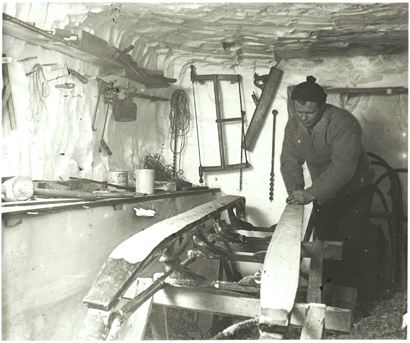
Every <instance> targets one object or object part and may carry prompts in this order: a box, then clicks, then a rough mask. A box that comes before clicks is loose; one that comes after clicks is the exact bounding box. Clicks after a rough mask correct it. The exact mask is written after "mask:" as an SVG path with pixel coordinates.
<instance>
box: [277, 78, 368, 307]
mask: <svg viewBox="0 0 410 343" xmlns="http://www.w3.org/2000/svg"><path fill="white" fill-rule="evenodd" d="M315 81H316V79H315V78H314V77H313V76H308V77H307V81H306V82H303V83H301V84H299V85H297V86H296V87H295V88H294V89H293V92H292V95H291V100H292V101H293V104H294V108H295V113H296V115H294V116H292V117H290V118H289V121H288V123H287V125H286V128H285V137H284V141H283V148H282V155H281V172H282V176H283V179H284V182H285V185H286V189H287V191H288V194H289V196H288V198H287V199H286V201H287V203H289V204H301V205H304V204H309V203H311V202H313V203H314V207H313V211H314V214H315V222H314V227H315V234H316V237H317V238H318V239H319V240H333V241H341V242H343V260H342V261H341V262H333V263H332V264H331V263H329V262H327V261H326V262H325V265H324V278H323V289H324V293H323V298H324V299H323V301H324V302H325V303H326V302H328V304H329V305H335V306H338V305H339V306H341V304H335V303H333V304H332V300H331V299H326V290H327V289H328V290H330V289H334V287H333V286H337V287H338V286H344V287H348V289H349V290H352V292H355V290H356V289H358V296H359V301H361V302H364V303H365V302H367V301H368V300H369V292H368V288H369V282H373V281H374V280H370V279H369V277H368V275H366V271H364V270H363V268H366V266H364V265H363V263H361V261H365V260H368V259H365V258H363V251H364V248H363V246H364V245H363V242H364V241H365V240H366V237H365V236H366V234H367V232H368V228H369V222H368V216H369V210H370V206H371V202H372V198H373V187H372V181H373V177H374V172H373V169H372V168H371V165H370V162H369V160H368V157H367V154H366V152H365V150H364V148H363V144H362V129H361V127H360V124H359V122H358V121H357V119H356V118H355V117H354V116H353V115H352V114H351V113H350V112H348V111H346V110H344V109H341V108H338V107H336V106H333V105H330V104H326V97H327V95H326V93H325V92H324V90H323V88H322V87H321V86H319V85H318V84H317V83H315ZM304 162H306V164H307V167H308V169H309V172H310V175H311V179H312V185H311V186H310V187H308V188H306V189H304V188H305V184H304V178H303V169H302V165H303V163H304ZM329 293H330V292H329ZM347 302H348V300H347Z"/></svg>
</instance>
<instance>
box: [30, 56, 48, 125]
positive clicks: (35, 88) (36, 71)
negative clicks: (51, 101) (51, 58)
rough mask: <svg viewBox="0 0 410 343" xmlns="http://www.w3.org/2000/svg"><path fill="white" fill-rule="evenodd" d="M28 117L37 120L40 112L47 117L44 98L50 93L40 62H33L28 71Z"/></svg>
mask: <svg viewBox="0 0 410 343" xmlns="http://www.w3.org/2000/svg"><path fill="white" fill-rule="evenodd" d="M29 74H30V82H29V92H30V105H29V109H30V117H28V118H27V119H28V120H35V121H37V122H38V121H39V118H40V116H41V114H43V113H45V114H46V118H47V117H48V110H47V105H46V102H45V99H46V98H47V97H48V96H49V95H50V86H49V85H48V83H47V80H46V78H45V76H44V72H43V68H42V66H41V65H40V64H38V63H37V64H35V65H34V66H33V68H32V69H31V71H30V73H29Z"/></svg>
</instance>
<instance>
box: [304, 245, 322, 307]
mask: <svg viewBox="0 0 410 343" xmlns="http://www.w3.org/2000/svg"><path fill="white" fill-rule="evenodd" d="M318 243H319V245H318V249H317V250H316V252H315V254H313V255H312V256H311V257H310V269H309V284H308V289H307V302H308V303H321V302H322V291H321V287H322V271H323V250H324V244H323V242H318Z"/></svg>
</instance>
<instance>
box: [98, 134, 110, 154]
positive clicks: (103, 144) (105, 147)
mask: <svg viewBox="0 0 410 343" xmlns="http://www.w3.org/2000/svg"><path fill="white" fill-rule="evenodd" d="M102 150H104V151H105V152H106V153H107V155H108V156H111V155H112V151H111V150H110V147H109V146H108V144H107V143H106V142H105V140H104V138H102V139H101V140H100V152H102Z"/></svg>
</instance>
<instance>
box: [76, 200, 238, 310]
mask: <svg viewBox="0 0 410 343" xmlns="http://www.w3.org/2000/svg"><path fill="white" fill-rule="evenodd" d="M244 203H245V198H244V197H240V196H235V195H226V196H223V197H221V198H219V199H217V200H214V201H210V202H208V203H206V204H203V205H200V206H197V207H195V208H193V209H191V210H188V211H186V212H183V213H180V214H178V215H176V216H174V217H171V218H168V219H165V220H162V221H160V222H158V223H156V224H154V225H152V226H150V227H149V228H147V229H145V230H143V231H140V232H138V233H136V234H135V235H133V236H131V237H130V238H128V239H126V240H125V241H124V242H122V243H121V244H120V245H118V246H117V247H116V248H115V249H114V250H113V251H112V253H111V254H110V256H109V257H108V259H107V260H106V262H105V263H104V265H103V266H102V268H101V270H100V272H99V274H98V276H97V279H96V280H95V281H94V283H93V285H92V286H91V289H90V291H89V292H88V294H87V295H86V296H85V298H84V299H83V301H84V302H85V303H87V304H88V305H89V306H91V307H95V308H100V309H105V310H107V309H110V308H111V306H112V305H113V303H114V302H115V301H116V299H117V298H118V297H119V296H120V294H121V293H122V292H123V291H124V290H125V289H126V288H127V287H128V286H129V284H130V282H131V281H132V278H133V276H134V275H135V274H136V273H137V272H138V271H139V270H140V269H141V268H143V267H144V266H145V265H146V264H147V263H148V262H150V261H152V260H153V257H155V254H156V253H158V252H159V251H160V250H161V249H163V248H164V247H165V246H166V245H167V244H169V243H170V242H172V241H173V240H174V239H175V238H176V237H177V234H182V233H183V232H186V231H188V230H190V229H192V228H195V227H197V226H198V225H199V224H201V223H203V222H205V221H207V220H209V219H210V218H212V217H213V216H215V215H216V214H218V213H219V212H221V211H224V210H226V209H227V208H228V207H231V206H235V205H238V204H242V206H244Z"/></svg>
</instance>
